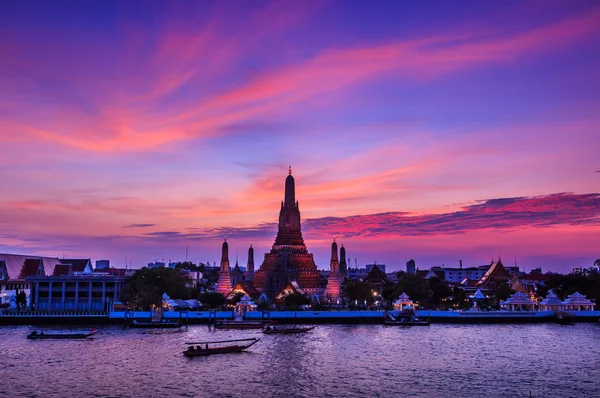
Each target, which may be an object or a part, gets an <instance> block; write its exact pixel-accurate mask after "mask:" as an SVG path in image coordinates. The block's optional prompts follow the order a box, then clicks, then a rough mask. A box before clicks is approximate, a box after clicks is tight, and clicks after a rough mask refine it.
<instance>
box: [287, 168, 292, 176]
mask: <svg viewBox="0 0 600 398" xmlns="http://www.w3.org/2000/svg"><path fill="white" fill-rule="evenodd" d="M288 174H289V175H292V166H290V168H289V170H288Z"/></svg>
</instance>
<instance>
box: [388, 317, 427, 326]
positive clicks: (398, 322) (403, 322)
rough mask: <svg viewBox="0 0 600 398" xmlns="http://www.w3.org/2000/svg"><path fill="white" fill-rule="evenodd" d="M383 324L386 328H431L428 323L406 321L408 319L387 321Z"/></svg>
mask: <svg viewBox="0 0 600 398" xmlns="http://www.w3.org/2000/svg"><path fill="white" fill-rule="evenodd" d="M383 324H384V325H385V326H429V322H428V321H421V320H418V319H417V320H410V319H406V318H401V319H398V320H395V321H392V320H385V321H384V322H383Z"/></svg>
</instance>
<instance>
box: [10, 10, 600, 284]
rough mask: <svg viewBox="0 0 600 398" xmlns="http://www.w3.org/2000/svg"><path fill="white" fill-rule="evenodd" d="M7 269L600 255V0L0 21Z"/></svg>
mask: <svg viewBox="0 0 600 398" xmlns="http://www.w3.org/2000/svg"><path fill="white" fill-rule="evenodd" d="M0 148H1V149H2V150H1V156H0V167H1V169H2V171H1V172H0V183H1V186H2V188H3V189H2V195H1V196H0V252H7V253H20V254H40V255H48V256H58V257H62V256H63V255H64V256H65V257H86V258H87V257H91V258H92V259H93V260H97V259H102V258H105V259H110V260H111V263H112V265H113V266H116V267H123V266H124V265H125V259H127V262H128V263H130V262H131V264H132V265H133V267H134V268H139V267H141V266H143V265H145V264H146V263H148V262H150V261H154V260H159V261H161V260H163V259H164V261H169V260H184V259H185V252H186V247H189V254H188V258H189V259H190V260H192V261H194V262H206V261H210V262H211V263H212V262H213V261H216V262H217V263H218V261H219V258H220V246H221V242H222V240H223V237H224V236H227V240H228V242H229V248H230V255H231V258H230V260H231V261H232V262H235V256H236V254H239V259H240V264H241V265H245V263H246V255H247V248H248V246H249V245H250V243H252V244H253V246H254V247H255V253H256V258H255V260H256V262H257V263H258V264H260V263H261V261H262V255H263V253H265V252H267V251H268V250H270V246H271V245H272V244H273V241H274V238H275V233H276V221H277V217H278V211H279V206H280V201H281V200H282V198H283V188H284V180H285V177H286V176H287V171H288V165H291V166H292V170H293V175H294V177H295V179H296V197H297V199H298V200H299V203H300V210H301V212H302V218H303V223H304V227H303V228H304V238H305V240H306V243H307V245H308V248H309V251H310V252H312V253H313V254H314V255H315V260H316V262H317V265H318V267H319V268H321V269H325V268H328V266H329V254H330V250H329V245H330V243H331V241H332V240H333V238H334V237H335V238H336V240H337V242H339V243H343V244H344V246H345V247H346V249H347V254H348V256H349V257H350V258H352V264H351V266H354V261H355V259H356V261H357V263H358V265H360V266H364V264H366V263H372V262H373V261H377V262H378V263H385V264H387V266H388V269H404V266H405V265H404V264H405V263H406V261H407V260H409V259H411V258H414V259H415V260H416V262H417V266H418V267H419V268H421V269H424V268H429V267H430V266H433V265H442V264H444V265H447V266H450V265H452V266H455V265H456V266H458V263H459V260H461V259H462V260H463V264H465V266H470V265H483V264H489V262H490V261H491V259H492V258H494V259H497V258H498V256H501V257H502V259H503V262H505V263H509V264H513V263H514V261H515V258H516V261H517V264H518V265H520V266H522V267H524V268H525V269H527V270H530V269H531V268H534V267H537V266H541V267H542V268H543V270H544V271H558V272H569V271H571V269H572V268H574V267H581V266H585V267H588V266H591V265H592V263H593V262H594V260H595V259H597V258H600V156H599V152H600V3H599V2H597V1H549V0H548V1H546V0H543V1H542V0H540V1H530V2H523V1H468V2H458V1H451V2H450V1H440V2H402V1H390V2H384V1H376V2H367V1H360V2H351V1H339V2H325V1H293V2H292V1H282V2H263V1H218V2H217V1H214V2H213V1H187V2H181V3H178V2H175V1H168V2H164V3H163V2H154V1H141V2H135V1H116V2H110V1H97V2H96V1H73V2H61V1H57V2H46V1H40V2H31V1H13V0H5V1H2V2H0Z"/></svg>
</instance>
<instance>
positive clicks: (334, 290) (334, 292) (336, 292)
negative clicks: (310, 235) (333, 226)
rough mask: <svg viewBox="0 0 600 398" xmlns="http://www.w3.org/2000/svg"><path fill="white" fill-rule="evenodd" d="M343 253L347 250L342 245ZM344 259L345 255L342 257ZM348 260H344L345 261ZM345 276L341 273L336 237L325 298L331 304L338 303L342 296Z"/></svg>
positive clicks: (332, 246) (332, 245)
mask: <svg viewBox="0 0 600 398" xmlns="http://www.w3.org/2000/svg"><path fill="white" fill-rule="evenodd" d="M342 251H343V255H344V256H345V254H346V250H345V249H344V248H343V246H342ZM342 259H344V257H342ZM345 262H346V261H345V260H344V263H345ZM343 279H344V276H343V275H342V274H341V273H340V263H339V260H338V248H337V243H335V239H334V240H333V243H332V244H331V261H330V262H329V279H328V280H327V288H326V289H325V294H324V299H325V300H327V301H329V302H330V303H331V304H336V302H337V301H338V300H339V298H340V296H341V290H342V281H343Z"/></svg>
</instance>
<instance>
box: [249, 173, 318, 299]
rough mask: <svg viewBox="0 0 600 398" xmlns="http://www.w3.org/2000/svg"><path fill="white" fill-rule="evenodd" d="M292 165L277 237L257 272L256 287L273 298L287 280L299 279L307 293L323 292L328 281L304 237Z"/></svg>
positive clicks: (296, 280)
mask: <svg viewBox="0 0 600 398" xmlns="http://www.w3.org/2000/svg"><path fill="white" fill-rule="evenodd" d="M295 185H296V184H295V181H294V177H293V176H292V168H291V167H290V168H289V170H288V175H287V177H286V179H285V191H284V192H285V197H284V200H283V201H282V202H281V208H280V209H279V222H278V225H277V236H276V237H275V243H274V244H273V246H272V248H271V251H270V252H269V253H266V254H265V258H264V260H263V263H262V265H261V266H260V269H259V270H258V271H256V273H255V274H254V286H255V287H256V288H257V289H258V290H259V291H260V292H262V293H265V294H266V295H267V296H268V297H269V299H271V300H272V299H273V298H274V297H275V295H277V294H278V293H279V292H280V291H281V290H282V289H283V288H284V287H285V286H286V285H287V284H288V282H296V283H297V284H298V286H299V287H301V288H302V289H303V290H304V291H305V292H306V293H307V294H313V293H315V294H319V295H320V294H322V293H323V289H324V287H325V283H326V281H325V280H324V279H323V277H322V276H321V273H320V272H319V271H318V270H317V266H316V265H315V260H314V258H313V255H312V254H311V253H309V252H308V250H307V248H306V245H305V244H304V238H303V237H302V228H301V220H300V208H299V205H298V202H297V201H296V186H295Z"/></svg>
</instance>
